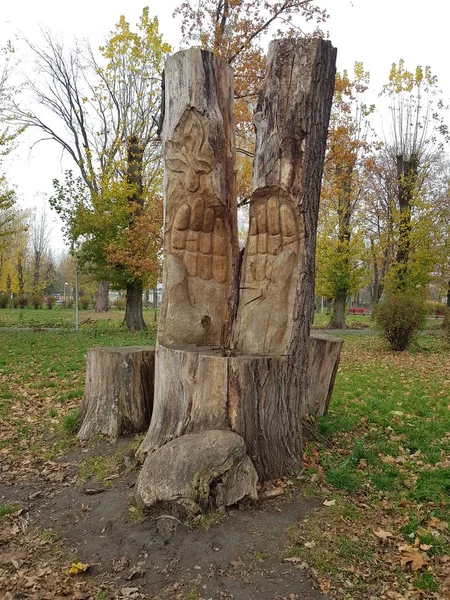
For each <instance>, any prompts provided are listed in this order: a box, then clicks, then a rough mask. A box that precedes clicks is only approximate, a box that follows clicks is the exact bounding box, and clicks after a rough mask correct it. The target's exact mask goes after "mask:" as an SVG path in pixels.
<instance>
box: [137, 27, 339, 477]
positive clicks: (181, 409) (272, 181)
mask: <svg viewBox="0 0 450 600" xmlns="http://www.w3.org/2000/svg"><path fill="white" fill-rule="evenodd" d="M335 58H336V52H335V50H334V49H333V47H332V46H331V44H330V43H329V42H327V41H323V40H318V39H315V40H292V39H290V40H276V41H274V42H272V43H271V45H270V49H269V56H268V67H267V73H266V78H265V81H264V84H263V89H262V91H261V93H260V96H259V100H258V106H257V111H256V114H255V125H256V155H255V162H254V174H253V186H252V189H253V193H252V197H251V202H250V228H249V236H248V242H247V246H246V250H245V253H244V258H243V263H242V273H241V274H240V275H239V272H238V269H237V268H236V265H238V261H237V256H238V254H237V242H236V199H235V179H234V130H233V116H232V76H231V71H230V70H229V68H228V66H226V65H225V64H224V63H223V61H220V60H219V59H217V58H215V57H213V56H212V55H211V54H209V53H206V52H203V51H200V50H188V51H185V52H181V53H178V54H176V55H174V57H172V58H171V59H169V62H168V63H167V67H166V77H165V81H166V85H165V107H166V115H165V119H164V123H163V129H162V132H163V134H162V139H163V143H164V151H165V161H166V175H165V184H164V185H165V241H164V247H165V266H164V290H163V308H162V312H161V317H160V328H159V331H158V342H159V346H158V350H157V359H156V375H155V410H154V415H153V418H152V423H151V426H150V428H149V431H148V433H147V435H146V437H145V439H144V441H143V443H142V445H141V448H140V449H139V455H140V457H141V458H142V457H144V456H145V455H146V454H147V453H148V452H152V451H154V450H155V449H156V448H159V447H161V446H162V445H164V444H166V443H167V442H169V441H170V440H173V439H175V438H177V437H180V436H183V435H186V434H188V433H191V432H195V431H204V430H207V429H232V430H234V431H236V432H237V433H238V434H239V435H241V436H242V437H243V439H244V440H245V441H246V443H247V448H248V451H249V454H250V457H251V459H252V461H253V462H254V464H255V467H256V469H257V471H258V475H259V477H260V479H261V480H266V479H273V478H277V477H279V476H282V475H286V474H287V473H292V472H294V471H296V470H297V469H299V467H300V466H301V457H302V431H301V418H302V403H303V402H304V400H305V397H306V393H307V367H308V351H309V344H308V336H309V327H310V322H309V319H310V312H311V302H312V298H313V295H314V294H313V291H314V254H315V244H316V229H317V217H318V207H319V197H320V187H321V178H322V168H323V159H324V155H325V145H326V138H327V128H328V122H329V116H330V110H331V102H332V96H333V88H334V73H335ZM202 346H203V347H205V346H208V347H209V348H210V350H209V351H208V350H207V349H205V348H203V349H202V348H201V347H202ZM214 348H216V349H218V348H220V351H219V352H216V353H214V352H213V349H214Z"/></svg>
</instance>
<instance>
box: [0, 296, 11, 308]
mask: <svg viewBox="0 0 450 600" xmlns="http://www.w3.org/2000/svg"><path fill="white" fill-rule="evenodd" d="M8 306H9V295H8V294H4V293H1V294H0V308H8Z"/></svg>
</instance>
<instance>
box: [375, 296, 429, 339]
mask: <svg viewBox="0 0 450 600" xmlns="http://www.w3.org/2000/svg"><path fill="white" fill-rule="evenodd" d="M425 318H426V306H425V302H424V300H423V298H422V296H421V295H420V294H414V293H411V292H408V291H405V292H402V291H395V292H388V293H387V295H386V298H385V299H384V300H383V301H382V302H380V303H379V304H378V306H377V308H376V311H375V321H376V323H377V326H378V329H379V331H380V333H381V335H382V336H383V337H384V338H385V339H386V340H387V342H388V343H389V345H390V347H391V349H392V350H396V351H403V350H406V349H407V348H408V346H409V345H410V344H411V342H412V341H413V340H414V338H415V337H416V336H417V334H418V333H419V331H420V330H421V329H422V328H423V326H424V324H425Z"/></svg>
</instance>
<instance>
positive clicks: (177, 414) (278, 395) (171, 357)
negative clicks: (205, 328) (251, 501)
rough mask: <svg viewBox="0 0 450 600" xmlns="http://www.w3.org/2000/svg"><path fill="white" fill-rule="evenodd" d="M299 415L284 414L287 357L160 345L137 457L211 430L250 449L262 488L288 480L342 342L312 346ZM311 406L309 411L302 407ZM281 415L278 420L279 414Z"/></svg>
mask: <svg viewBox="0 0 450 600" xmlns="http://www.w3.org/2000/svg"><path fill="white" fill-rule="evenodd" d="M309 344H310V357H309V372H308V375H307V382H308V383H307V386H306V392H305V395H304V397H302V398H299V402H301V403H302V406H303V411H302V410H300V411H299V412H298V413H297V412H294V413H293V412H286V408H285V405H284V403H283V398H284V397H285V396H286V395H288V394H291V395H294V394H296V390H295V389H294V390H288V389H287V387H286V386H287V385H289V384H290V381H291V379H290V378H289V377H290V370H291V368H292V364H291V362H290V357H288V356H230V357H226V356H221V355H220V354H218V353H217V352H213V351H212V350H211V349H208V348H204V349H199V350H197V349H192V348H185V349H181V348H167V347H165V346H162V345H161V344H160V345H158V348H157V353H156V367H155V371H156V372H155V397H154V409H153V416H152V421H151V424H150V427H149V430H148V432H147V434H146V436H145V438H144V440H143V442H142V444H141V446H140V448H139V450H138V453H137V454H138V458H139V459H140V460H141V461H143V460H144V459H145V457H146V456H147V454H149V453H152V452H153V451H154V450H156V449H157V448H160V447H161V446H163V445H164V444H166V443H168V442H170V441H171V440H174V439H176V438H178V437H180V436H185V435H187V434H190V433H196V432H202V431H207V430H210V429H222V430H226V429H229V430H232V431H234V432H236V433H238V434H239V435H240V436H241V437H242V438H244V440H245V441H246V444H247V452H248V454H249V456H250V458H251V459H252V461H253V464H254V465H255V467H256V470H257V472H258V476H259V478H260V480H261V481H264V480H267V479H276V478H277V477H280V476H281V475H283V474H286V473H287V472H291V471H286V467H285V465H286V461H287V457H290V460H291V461H292V462H293V463H295V461H296V460H297V458H298V457H297V456H296V455H295V454H294V452H296V449H297V444H298V439H296V438H294V436H298V430H299V428H298V427H297V424H295V426H294V425H293V423H294V420H295V419H298V420H299V421H300V422H301V415H302V414H304V415H305V414H310V413H313V414H323V413H324V412H325V411H326V410H327V408H328V404H329V401H330V396H331V391H332V386H333V383H334V377H335V375H336V371H337V367H338V363H339V355H340V350H341V346H342V340H338V339H336V338H333V337H331V336H325V335H316V334H314V335H313V336H311V339H310V342H309ZM307 406H308V408H306V407H307ZM282 410H284V411H285V412H284V413H283V414H281V415H280V411H282Z"/></svg>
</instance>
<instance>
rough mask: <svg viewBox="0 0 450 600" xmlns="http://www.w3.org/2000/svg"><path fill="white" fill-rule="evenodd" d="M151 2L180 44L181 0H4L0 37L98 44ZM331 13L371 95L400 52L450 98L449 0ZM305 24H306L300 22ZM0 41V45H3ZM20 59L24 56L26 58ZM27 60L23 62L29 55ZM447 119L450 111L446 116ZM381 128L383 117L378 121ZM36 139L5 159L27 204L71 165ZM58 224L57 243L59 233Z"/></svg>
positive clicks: (346, 61) (388, 0) (345, 61)
mask: <svg viewBox="0 0 450 600" xmlns="http://www.w3.org/2000/svg"><path fill="white" fill-rule="evenodd" d="M146 4H148V6H149V9H150V14H151V15H157V16H158V17H159V20H160V31H161V32H162V33H163V34H164V36H165V39H166V40H167V41H168V42H169V43H170V44H172V46H173V48H174V50H176V49H178V45H179V41H180V34H179V23H177V22H176V21H174V20H173V18H172V13H173V10H174V8H175V7H176V6H177V5H178V4H180V0H158V2H155V1H152V0H147V2H145V0H144V1H143V2H142V1H139V0H127V1H126V2H123V0H121V1H118V0H77V1H76V2H62V1H61V0H58V1H56V0H39V1H37V0H21V1H15V2H14V1H12V2H7V1H6V0H3V1H2V7H1V16H0V40H3V42H6V40H8V39H12V40H13V39H14V38H15V37H16V36H19V37H23V36H26V37H27V38H29V39H30V40H32V41H35V42H37V43H39V41H40V39H41V37H40V30H41V28H48V29H50V30H52V31H53V32H55V33H57V34H58V35H59V36H60V37H62V38H63V39H64V42H65V43H67V44H70V42H71V40H72V39H73V37H74V36H75V37H78V38H82V37H87V38H88V39H89V40H90V41H91V44H92V46H93V47H95V46H98V45H100V44H101V43H102V42H103V41H104V39H105V37H106V35H107V34H108V32H109V31H111V29H112V28H113V27H114V24H115V23H116V22H117V21H118V19H119V16H120V15H121V14H124V15H125V17H126V19H127V20H128V21H129V22H130V24H134V23H136V22H137V20H138V18H139V15H140V14H141V12H142V8H143V7H144V6H145V5H146ZM319 4H320V5H321V6H323V7H324V8H327V10H328V12H329V14H330V19H329V20H328V22H327V23H326V24H325V25H324V26H323V28H324V29H326V30H327V31H328V32H329V37H330V40H331V41H332V43H333V45H334V46H336V47H337V48H338V70H343V69H349V70H351V69H352V67H353V64H354V62H355V61H363V63H364V66H365V68H366V70H368V71H370V73H371V80H372V85H371V87H372V91H373V101H375V102H376V100H377V98H376V94H377V93H378V92H379V90H380V88H381V86H382V85H383V84H384V83H385V82H386V80H387V77H388V74H389V70H390V66H391V64H392V63H393V62H397V61H398V60H399V58H403V59H404V60H405V63H406V67H407V68H410V69H413V68H414V67H415V66H416V65H419V64H420V65H423V66H425V65H430V66H431V68H432V71H433V72H434V73H435V74H436V75H437V76H438V79H439V84H440V87H441V88H442V89H443V90H444V98H445V99H446V100H447V101H448V100H449V99H450V81H449V79H450V72H449V67H448V57H447V55H448V48H447V46H448V41H447V40H448V23H449V16H450V6H449V1H448V0H428V1H427V2H426V3H423V2H420V3H419V2H418V1H417V0H375V1H369V0H320V2H319ZM300 25H302V24H301V23H300ZM0 45H1V44H0ZM21 58H22V57H21ZM23 58H25V64H26V57H23ZM449 121H450V115H449ZM374 125H375V127H376V128H377V129H379V130H380V127H381V125H380V123H374ZM30 145H31V139H29V138H28V139H27V138H24V139H23V141H22V142H21V144H20V147H19V149H18V150H17V152H16V153H15V154H14V155H13V156H12V157H10V158H9V159H7V160H6V161H5V162H4V163H3V164H4V168H5V170H6V171H7V173H6V174H7V176H8V178H9V179H10V180H11V181H12V183H14V184H15V185H16V186H17V190H18V193H19V198H20V200H21V204H22V206H40V205H42V204H43V203H45V202H46V200H45V197H46V195H47V194H48V193H49V192H51V190H52V186H51V181H52V179H53V178H55V177H60V176H61V174H62V170H63V169H64V168H67V167H68V163H67V162H64V163H63V162H62V161H61V152H60V150H59V148H58V146H57V145H56V144H53V143H52V142H43V143H41V144H39V145H38V146H36V147H35V148H34V149H33V150H32V151H30ZM58 229H59V227H58V225H57V223H55V225H54V236H53V237H54V245H55V247H61V246H62V237H61V236H60V234H59V231H58Z"/></svg>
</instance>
